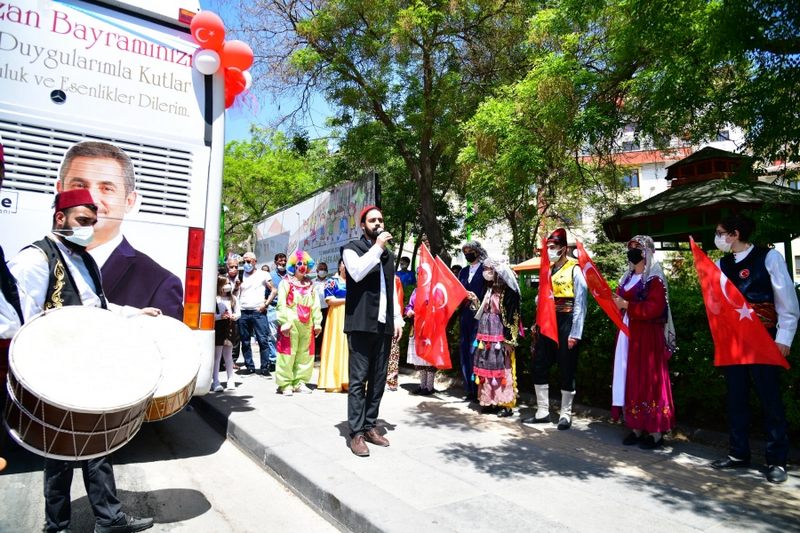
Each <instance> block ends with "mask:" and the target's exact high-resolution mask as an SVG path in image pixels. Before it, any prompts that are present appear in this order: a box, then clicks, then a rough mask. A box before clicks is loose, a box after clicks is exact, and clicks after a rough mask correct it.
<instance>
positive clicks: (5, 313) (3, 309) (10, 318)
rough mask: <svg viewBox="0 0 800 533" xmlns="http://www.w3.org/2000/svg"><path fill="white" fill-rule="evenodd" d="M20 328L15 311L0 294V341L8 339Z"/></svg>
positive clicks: (0, 293)
mask: <svg viewBox="0 0 800 533" xmlns="http://www.w3.org/2000/svg"><path fill="white" fill-rule="evenodd" d="M21 327H22V324H21V323H20V320H19V315H18V314H17V310H16V309H14V306H13V305H11V304H10V303H9V302H8V300H6V297H5V296H4V295H3V293H2V292H0V339H10V338H11V337H13V336H14V334H15V333H16V332H17V330H18V329H19V328H21Z"/></svg>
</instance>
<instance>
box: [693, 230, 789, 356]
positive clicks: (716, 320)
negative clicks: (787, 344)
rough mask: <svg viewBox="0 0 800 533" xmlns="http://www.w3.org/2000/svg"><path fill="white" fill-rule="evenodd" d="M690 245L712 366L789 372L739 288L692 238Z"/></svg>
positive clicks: (773, 342)
mask: <svg viewBox="0 0 800 533" xmlns="http://www.w3.org/2000/svg"><path fill="white" fill-rule="evenodd" d="M690 242H691V245H692V255H693V256H694V267H695V269H696V270H697V277H698V278H699V279H700V289H701V290H702V292H703V301H704V302H705V304H706V315H708V325H709V327H710V329H711V337H712V338H713V339H714V366H729V365H754V364H756V365H777V366H782V367H783V368H787V369H788V368H789V362H788V361H787V360H786V358H785V357H784V356H783V355H781V352H780V351H778V347H777V346H776V344H775V341H774V340H773V339H772V337H771V336H770V334H769V332H768V331H767V328H766V327H764V324H762V323H761V321H760V320H759V319H758V317H757V316H756V313H755V311H753V308H752V307H750V306H749V305H748V304H747V300H745V298H744V296H742V293H741V292H739V289H737V288H736V286H735V285H734V284H733V283H732V282H731V280H729V279H728V277H727V276H726V275H725V274H723V273H722V271H721V270H720V269H719V267H718V266H717V265H716V264H714V262H713V261H711V259H709V258H708V256H707V255H706V254H705V252H703V250H701V249H700V248H699V247H698V246H697V244H696V243H695V242H694V239H692V238H691V237H690Z"/></svg>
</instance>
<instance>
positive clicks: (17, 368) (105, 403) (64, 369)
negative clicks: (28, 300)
mask: <svg viewBox="0 0 800 533" xmlns="http://www.w3.org/2000/svg"><path fill="white" fill-rule="evenodd" d="M9 368H10V370H11V372H13V373H14V376H15V377H16V379H17V380H19V382H20V383H21V384H22V385H23V386H24V387H25V388H27V389H29V390H30V391H33V392H35V393H36V394H37V395H38V396H40V397H41V398H42V399H43V400H45V401H48V402H51V403H53V404H54V405H58V406H61V407H63V408H65V409H70V410H74V411H78V412H104V411H106V410H111V409H118V408H122V407H126V406H130V405H135V404H137V403H138V402H141V401H142V399H143V398H147V397H149V396H150V395H152V393H153V391H154V390H155V388H156V386H157V385H158V381H159V377H160V376H161V360H160V357H159V354H158V351H157V349H156V347H155V345H154V343H153V341H152V340H151V339H150V338H147V337H145V336H143V335H141V334H140V333H139V328H136V327H131V324H130V322H129V320H128V319H125V318H123V317H121V316H118V315H116V314H114V313H112V312H111V311H107V310H105V309H100V308H97V307H84V306H77V305H76V306H67V307H62V308H59V309H55V310H52V311H47V312H45V313H43V314H41V315H38V316H36V317H35V318H33V319H32V320H31V321H29V322H28V323H26V324H25V325H24V326H23V327H22V328H21V329H20V330H19V331H18V332H17V334H16V336H15V337H14V340H13V341H12V343H11V348H10V351H9Z"/></svg>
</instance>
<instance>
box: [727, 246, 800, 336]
mask: <svg viewBox="0 0 800 533" xmlns="http://www.w3.org/2000/svg"><path fill="white" fill-rule="evenodd" d="M752 250H753V245H750V246H749V247H748V248H747V249H746V250H742V251H741V252H734V253H733V260H734V262H736V263H738V262H740V261H744V259H745V258H746V257H747V256H748V255H750V252H751V251H752ZM764 265H765V266H766V268H767V272H769V279H770V282H771V283H772V292H773V293H774V299H775V312H776V313H777V314H778V326H777V327H778V332H777V333H776V334H775V342H777V343H779V344H783V345H784V346H791V345H792V340H793V339H794V334H795V332H796V331H797V321H798V319H800V306H798V303H797V293H795V291H794V283H793V282H792V278H791V277H789V270H788V269H787V268H786V261H784V260H783V256H782V255H781V254H780V252H778V251H777V250H770V251H769V252H767V256H766V258H765V259H764ZM717 267H719V261H717Z"/></svg>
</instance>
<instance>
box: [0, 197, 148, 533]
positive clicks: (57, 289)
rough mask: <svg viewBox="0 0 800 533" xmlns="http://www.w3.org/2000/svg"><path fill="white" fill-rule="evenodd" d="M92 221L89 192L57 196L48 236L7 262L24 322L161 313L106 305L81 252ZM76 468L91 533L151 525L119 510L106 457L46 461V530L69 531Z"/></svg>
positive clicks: (91, 261)
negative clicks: (102, 313) (76, 309)
mask: <svg viewBox="0 0 800 533" xmlns="http://www.w3.org/2000/svg"><path fill="white" fill-rule="evenodd" d="M96 223H97V206H96V205H95V204H94V202H93V201H92V195H91V194H90V193H89V191H88V190H86V189H74V190H70V191H66V192H62V193H60V194H58V195H56V201H55V214H54V215H53V226H52V228H53V230H52V232H51V233H50V234H49V235H47V236H46V237H45V238H44V239H42V240H40V241H37V242H35V243H33V245H31V246H28V247H27V248H24V249H23V250H22V251H21V252H20V253H19V254H18V255H17V256H16V257H15V258H14V259H12V260H11V261H10V263H9V268H10V270H11V273H12V274H13V275H14V276H15V277H16V278H17V284H18V288H19V294H20V301H21V305H22V313H23V315H24V318H25V320H30V319H31V318H33V317H34V316H35V315H37V314H39V313H40V312H42V311H43V310H45V309H54V308H58V307H62V306H64V305H86V306H89V307H101V308H103V309H113V310H115V311H117V312H119V313H121V314H123V315H133V314H139V313H145V314H148V315H152V316H156V315H159V314H161V311H160V310H158V309H156V308H153V307H147V308H144V309H135V308H132V307H124V308H123V307H120V306H115V305H114V304H110V303H108V302H107V301H106V298H105V295H104V294H103V289H102V283H101V276H100V269H99V268H98V267H97V263H95V261H94V259H92V256H91V255H89V253H88V252H87V251H86V246H87V245H88V244H89V243H90V242H92V237H93V235H94V232H93V229H94V225H95V224H96ZM87 349H88V347H87ZM76 465H80V467H81V469H82V470H83V481H84V484H85V485H86V492H87V495H88V498H89V502H90V503H91V506H92V511H93V512H94V515H95V529H94V530H95V532H96V533H111V532H115V533H116V532H132V531H142V530H144V529H147V528H149V527H151V526H152V525H153V519H152V518H134V517H132V516H129V515H126V514H125V513H124V512H122V505H121V504H120V501H119V498H118V497H117V489H116V483H115V481H114V469H113V466H112V462H111V456H110V455H106V456H103V457H98V458H96V459H89V460H84V461H61V460H57V459H45V466H44V499H45V531H47V532H51V531H52V532H55V531H64V530H68V529H69V527H70V521H71V509H70V502H71V499H70V495H69V494H70V486H71V485H72V474H73V470H74V468H75V466H76Z"/></svg>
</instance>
